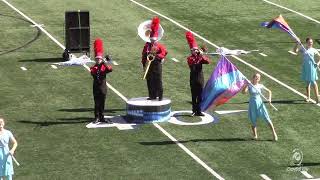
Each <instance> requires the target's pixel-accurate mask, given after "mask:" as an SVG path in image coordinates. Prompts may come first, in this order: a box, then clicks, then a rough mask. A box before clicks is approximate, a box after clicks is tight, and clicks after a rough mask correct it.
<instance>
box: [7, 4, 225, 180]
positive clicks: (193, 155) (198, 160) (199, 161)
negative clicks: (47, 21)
mask: <svg viewBox="0 0 320 180" xmlns="http://www.w3.org/2000/svg"><path fill="white" fill-rule="evenodd" d="M2 1H3V2H4V3H6V4H7V5H8V6H9V7H11V8H12V9H13V10H15V11H17V12H18V13H19V14H21V15H22V16H23V17H24V18H26V19H27V20H28V21H30V22H32V23H33V24H35V25H36V24H37V23H35V22H34V21H33V20H32V19H31V18H29V17H28V16H26V15H25V14H23V13H22V12H21V11H19V10H18V9H17V8H15V7H14V6H12V5H11V4H10V3H8V2H7V1H6V0H2ZM39 29H40V30H41V31H43V32H45V34H46V35H47V36H49V37H50V39H52V40H53V41H54V42H55V43H56V44H58V45H59V46H60V47H61V48H62V49H65V47H64V46H63V45H62V44H61V43H60V42H59V41H58V40H56V39H55V38H54V37H53V36H52V35H50V34H49V33H48V32H47V31H46V30H45V29H43V28H42V27H39ZM83 66H84V67H85V68H86V69H87V70H88V71H90V68H89V67H88V66H87V65H83ZM107 85H108V87H109V88H110V89H111V90H112V91H114V92H115V93H116V94H117V95H118V96H120V97H121V99H123V100H124V101H127V100H128V99H127V98H126V97H125V96H123V95H122V94H121V93H120V92H119V91H117V90H116V89H115V88H114V87H113V86H111V85H110V84H108V83H107ZM154 126H155V127H157V128H158V129H159V130H160V131H161V132H162V133H164V134H165V135H166V136H167V137H168V138H170V139H171V140H173V141H174V142H175V143H176V144H177V145H178V146H179V147H180V148H182V149H183V150H184V151H185V152H186V153H187V154H188V155H190V156H191V157H192V158H193V159H194V160H196V161H197V162H198V163H199V164H201V165H202V166H203V167H204V168H205V169H207V170H208V171H209V172H210V173H211V174H213V175H214V176H215V177H216V178H218V179H219V180H223V178H222V177H221V176H220V175H219V174H217V173H216V172H215V171H214V170H212V169H211V168H210V167H209V166H208V165H207V164H205V163H204V162H203V161H202V160H201V159H200V158H198V156H196V155H195V154H193V153H192V152H191V151H190V150H189V149H188V148H186V147H185V146H184V145H183V144H181V143H180V142H178V141H177V140H176V139H175V138H174V137H173V136H172V135H170V134H169V133H168V132H167V131H165V130H164V129H163V128H162V127H161V126H160V125H159V124H157V123H154Z"/></svg>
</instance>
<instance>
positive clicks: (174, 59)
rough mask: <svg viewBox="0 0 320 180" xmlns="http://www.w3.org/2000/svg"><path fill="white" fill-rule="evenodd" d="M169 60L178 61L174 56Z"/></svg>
mask: <svg viewBox="0 0 320 180" xmlns="http://www.w3.org/2000/svg"><path fill="white" fill-rule="evenodd" d="M171 60H172V61H174V62H180V61H179V60H178V59H176V58H171Z"/></svg>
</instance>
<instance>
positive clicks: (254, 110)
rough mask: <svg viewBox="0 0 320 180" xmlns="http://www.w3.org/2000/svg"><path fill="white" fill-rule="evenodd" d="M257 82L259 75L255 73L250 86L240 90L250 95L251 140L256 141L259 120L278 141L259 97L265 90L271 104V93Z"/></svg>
mask: <svg viewBox="0 0 320 180" xmlns="http://www.w3.org/2000/svg"><path fill="white" fill-rule="evenodd" d="M259 82H260V74H259V73H256V74H255V75H253V77H252V84H249V83H248V84H247V85H245V86H244V87H243V89H242V93H243V94H245V93H247V92H248V91H249V94H250V100H249V110H248V116H249V119H250V121H251V124H252V133H253V138H254V139H255V140H257V139H258V134H257V119H258V118H261V119H263V120H264V121H265V122H266V123H267V124H268V125H269V127H270V129H271V131H272V135H273V140H274V141H278V136H277V133H276V131H275V130H274V126H273V124H272V121H271V119H270V117H269V114H268V111H267V108H266V106H265V105H264V104H263V101H262V99H261V95H260V94H261V91H262V90H266V91H267V92H268V93H269V103H271V94H272V92H271V91H270V90H269V89H267V88H266V87H265V86H264V85H263V84H259Z"/></svg>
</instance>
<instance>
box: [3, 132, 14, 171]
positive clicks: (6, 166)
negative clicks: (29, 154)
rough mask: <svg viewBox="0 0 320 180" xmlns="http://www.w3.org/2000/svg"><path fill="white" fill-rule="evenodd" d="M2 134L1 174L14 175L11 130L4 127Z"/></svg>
mask: <svg viewBox="0 0 320 180" xmlns="http://www.w3.org/2000/svg"><path fill="white" fill-rule="evenodd" d="M3 131H4V132H3V133H2V134H1V135H0V176H9V177H11V176H12V175H13V163H12V158H11V156H10V154H9V140H10V139H11V138H13V135H12V133H11V132H10V131H9V130H6V129H4V130H3Z"/></svg>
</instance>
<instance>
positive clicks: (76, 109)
mask: <svg viewBox="0 0 320 180" xmlns="http://www.w3.org/2000/svg"><path fill="white" fill-rule="evenodd" d="M125 110H126V109H106V110H104V112H107V113H116V112H119V111H125ZM58 111H63V112H93V111H94V109H93V108H73V109H59V110H58Z"/></svg>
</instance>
